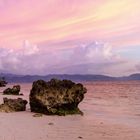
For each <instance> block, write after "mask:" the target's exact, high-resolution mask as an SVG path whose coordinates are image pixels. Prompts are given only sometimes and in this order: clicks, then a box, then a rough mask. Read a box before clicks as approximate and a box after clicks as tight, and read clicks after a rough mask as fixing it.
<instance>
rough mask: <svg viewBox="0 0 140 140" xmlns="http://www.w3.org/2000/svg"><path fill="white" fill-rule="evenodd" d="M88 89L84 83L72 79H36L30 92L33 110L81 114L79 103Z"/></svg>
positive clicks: (49, 113)
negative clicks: (46, 80) (77, 82)
mask: <svg viewBox="0 0 140 140" xmlns="http://www.w3.org/2000/svg"><path fill="white" fill-rule="evenodd" d="M86 91H87V90H86V88H84V87H83V85H82V84H75V83H74V82H72V81H70V80H62V81H61V80H57V79H52V80H50V81H49V82H45V81H43V80H38V81H35V82H33V85H32V89H31V92H30V107H31V111H32V112H37V113H43V114H48V115H55V114H56V115H66V114H81V113H82V112H81V111H80V110H79V109H78V104H79V103H80V102H81V101H82V100H83V98H84V94H85V93H86Z"/></svg>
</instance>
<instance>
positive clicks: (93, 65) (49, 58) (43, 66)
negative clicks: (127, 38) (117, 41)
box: [0, 40, 124, 75]
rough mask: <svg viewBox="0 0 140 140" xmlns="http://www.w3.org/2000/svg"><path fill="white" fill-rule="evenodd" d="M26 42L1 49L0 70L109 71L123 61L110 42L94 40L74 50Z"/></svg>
mask: <svg viewBox="0 0 140 140" xmlns="http://www.w3.org/2000/svg"><path fill="white" fill-rule="evenodd" d="M44 50H45V49H44V48H41V47H38V46H36V45H32V44H30V43H29V41H27V40H26V41H24V43H23V45H22V46H21V47H20V48H19V49H18V50H14V49H6V48H1V49H0V52H1V53H0V69H1V70H3V71H6V72H10V73H18V74H40V75H44V74H50V73H52V74H53V73H57V74H67V73H68V74H109V73H112V72H113V71H112V67H113V66H118V65H121V64H122V63H124V61H123V60H122V59H121V58H120V56H119V55H118V54H116V53H115V52H113V50H112V47H111V46H110V45H109V44H103V43H98V42H93V43H90V44H81V45H79V46H77V47H75V48H72V49H65V50H64V49H62V50H56V51H52V52H51V51H50V50H45V51H44Z"/></svg>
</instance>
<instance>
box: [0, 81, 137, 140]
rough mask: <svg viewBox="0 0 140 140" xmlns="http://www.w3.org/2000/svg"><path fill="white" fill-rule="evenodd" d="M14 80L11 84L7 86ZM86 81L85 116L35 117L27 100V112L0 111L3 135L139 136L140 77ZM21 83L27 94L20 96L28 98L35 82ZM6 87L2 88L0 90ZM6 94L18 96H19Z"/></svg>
mask: <svg viewBox="0 0 140 140" xmlns="http://www.w3.org/2000/svg"><path fill="white" fill-rule="evenodd" d="M15 84H16V83H12V84H8V85H7V87H12V86H13V85H15ZM83 84H84V86H85V87H86V88H87V91H88V92H87V93H86V94H85V98H84V100H83V101H82V102H81V103H80V104H79V108H80V109H81V110H82V111H83V113H84V115H83V116H80V115H72V116H71V115H69V116H45V115H44V116H43V117H41V118H34V117H33V114H34V113H31V112H30V107H29V104H28V105H27V111H25V112H19V113H9V114H5V113H0V130H1V131H0V139H1V140H3V139H5V140H19V139H20V140H25V139H26V140H31V139H33V140H39V139H42V140H46V139H47V140H66V139H67V140H78V139H85V140H118V139H119V140H124V139H127V140H139V138H140V133H139V132H140V81H125V82H123V81H122V82H84V83H83ZM20 85H21V93H23V94H24V96H20V97H22V98H24V99H26V100H29V93H30V90H31V87H32V84H31V83H20ZM7 87H4V88H0V92H2V91H3V90H4V89H5V88H7ZM1 94H2V93H1ZM3 97H5V95H0V101H1V103H2V99H3ZM6 97H9V98H17V96H6ZM5 122H6V123H5ZM50 122H52V123H53V125H52V126H49V125H48V123H50ZM11 126H12V127H11ZM28 128H29V129H28ZM7 129H8V131H9V132H8V134H7V131H6V130H7Z"/></svg>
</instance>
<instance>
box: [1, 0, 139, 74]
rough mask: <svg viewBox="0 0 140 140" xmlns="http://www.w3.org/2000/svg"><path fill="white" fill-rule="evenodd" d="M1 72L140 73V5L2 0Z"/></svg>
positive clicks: (109, 0) (132, 1)
mask: <svg viewBox="0 0 140 140" xmlns="http://www.w3.org/2000/svg"><path fill="white" fill-rule="evenodd" d="M0 72H6V73H14V74H31V75H32V74H38V75H46V74H105V75H113V76H121V75H129V74H132V73H138V72H140V0H0Z"/></svg>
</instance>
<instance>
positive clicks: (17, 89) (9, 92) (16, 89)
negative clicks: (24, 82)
mask: <svg viewBox="0 0 140 140" xmlns="http://www.w3.org/2000/svg"><path fill="white" fill-rule="evenodd" d="M19 92H20V85H15V86H13V88H7V89H5V90H4V91H3V94H4V95H20V94H19Z"/></svg>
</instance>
